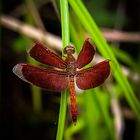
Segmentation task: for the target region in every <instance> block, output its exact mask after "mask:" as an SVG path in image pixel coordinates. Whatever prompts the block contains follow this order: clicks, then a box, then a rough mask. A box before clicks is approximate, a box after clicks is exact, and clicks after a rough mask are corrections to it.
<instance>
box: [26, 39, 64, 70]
mask: <svg viewBox="0 0 140 140" xmlns="http://www.w3.org/2000/svg"><path fill="white" fill-rule="evenodd" d="M29 54H30V56H31V57H33V58H34V59H36V60H37V61H39V62H41V63H43V64H47V65H50V66H54V67H57V68H62V69H63V68H66V62H65V61H64V60H63V59H62V58H61V57H59V56H58V55H56V54H55V53H53V52H51V51H50V50H49V49H48V48H46V47H44V46H43V45H42V44H41V43H39V42H36V44H35V46H34V47H33V48H32V49H31V50H30V51H29Z"/></svg>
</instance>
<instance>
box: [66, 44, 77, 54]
mask: <svg viewBox="0 0 140 140" xmlns="http://www.w3.org/2000/svg"><path fill="white" fill-rule="evenodd" d="M64 53H65V54H74V53H75V48H74V47H73V46H71V45H68V46H66V47H65V48H64Z"/></svg>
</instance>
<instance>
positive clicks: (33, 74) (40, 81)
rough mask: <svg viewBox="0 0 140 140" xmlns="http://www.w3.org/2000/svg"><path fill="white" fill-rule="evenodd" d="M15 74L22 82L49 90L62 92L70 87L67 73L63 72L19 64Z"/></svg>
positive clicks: (15, 68)
mask: <svg viewBox="0 0 140 140" xmlns="http://www.w3.org/2000/svg"><path fill="white" fill-rule="evenodd" d="M13 72H14V73H15V74H16V75H17V76H18V77H19V78H21V79H22V80H24V81H26V82H29V83H32V84H34V85H36V86H39V87H41V88H44V89H47V90H52V91H61V90H63V89H65V88H67V86H68V79H67V77H66V73H65V72H62V71H57V70H50V69H43V68H39V67H35V66H32V65H29V64H17V65H16V66H15V67H14V68H13Z"/></svg>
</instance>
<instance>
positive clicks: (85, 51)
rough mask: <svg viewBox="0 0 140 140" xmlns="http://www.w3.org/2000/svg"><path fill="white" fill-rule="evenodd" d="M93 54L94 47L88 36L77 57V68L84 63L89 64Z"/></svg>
mask: <svg viewBox="0 0 140 140" xmlns="http://www.w3.org/2000/svg"><path fill="white" fill-rule="evenodd" d="M94 54H95V49H94V47H93V45H92V44H91V43H90V42H89V38H88V39H86V40H85V42H84V44H83V47H82V50H81V52H80V54H79V56H78V58H77V62H76V64H77V68H78V69H80V68H82V67H84V66H85V65H87V64H89V63H90V62H91V60H92V59H93V56H94Z"/></svg>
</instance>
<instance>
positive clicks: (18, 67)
mask: <svg viewBox="0 0 140 140" xmlns="http://www.w3.org/2000/svg"><path fill="white" fill-rule="evenodd" d="M24 65H26V64H24V63H21V64H17V65H15V66H14V67H13V73H14V74H15V75H16V76H18V77H19V78H20V79H22V80H23V81H25V82H28V81H27V80H26V79H25V77H24V76H23V73H22V68H23V66H24Z"/></svg>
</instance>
